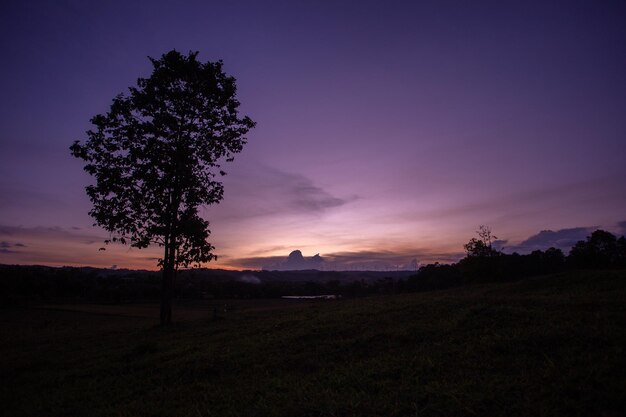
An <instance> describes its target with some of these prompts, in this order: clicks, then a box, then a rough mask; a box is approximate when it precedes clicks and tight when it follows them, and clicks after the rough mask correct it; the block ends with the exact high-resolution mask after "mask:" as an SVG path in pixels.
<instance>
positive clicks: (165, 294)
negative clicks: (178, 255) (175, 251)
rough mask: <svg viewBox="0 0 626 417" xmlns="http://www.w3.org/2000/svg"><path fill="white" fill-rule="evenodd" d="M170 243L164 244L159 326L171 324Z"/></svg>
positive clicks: (171, 272)
mask: <svg viewBox="0 0 626 417" xmlns="http://www.w3.org/2000/svg"><path fill="white" fill-rule="evenodd" d="M172 245H173V242H172V241H169V242H166V244H165V256H164V258H163V277H162V281H161V326H167V325H168V324H170V323H171V322H172V289H173V281H174V259H173V258H172V256H171V250H170V246H172Z"/></svg>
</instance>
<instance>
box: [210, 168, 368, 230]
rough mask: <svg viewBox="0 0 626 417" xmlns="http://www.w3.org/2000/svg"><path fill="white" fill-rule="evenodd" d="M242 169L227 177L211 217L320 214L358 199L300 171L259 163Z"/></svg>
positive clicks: (217, 218) (235, 217) (224, 219)
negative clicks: (342, 194)
mask: <svg viewBox="0 0 626 417" xmlns="http://www.w3.org/2000/svg"><path fill="white" fill-rule="evenodd" d="M240 168H241V169H240V170H239V171H237V173H236V174H233V175H232V176H227V177H225V178H224V184H225V189H226V195H225V198H224V201H223V202H222V203H221V204H220V205H219V206H216V207H211V208H210V215H209V217H210V218H211V219H212V220H213V219H214V220H215V221H216V222H217V221H229V220H242V219H256V218H259V217H264V216H284V215H290V216H293V215H296V216H319V215H322V214H323V213H325V212H326V211H328V210H332V209H334V208H337V207H341V206H344V205H345V204H348V203H350V202H351V201H354V200H356V199H357V198H358V197H357V196H355V195H351V196H336V195H333V194H332V193H330V192H329V191H327V190H325V189H324V188H322V187H321V186H319V185H317V184H315V182H314V181H313V180H312V179H310V178H308V177H306V176H304V175H301V174H296V173H290V172H284V171H281V170H278V169H275V168H271V167H267V166H264V165H261V164H256V163H255V164H251V165H250V166H243V167H240Z"/></svg>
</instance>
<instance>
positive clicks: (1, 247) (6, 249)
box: [0, 240, 26, 253]
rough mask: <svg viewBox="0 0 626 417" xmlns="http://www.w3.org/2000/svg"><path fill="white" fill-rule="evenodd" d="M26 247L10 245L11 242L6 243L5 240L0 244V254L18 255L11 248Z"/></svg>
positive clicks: (16, 244) (21, 244) (17, 244)
mask: <svg viewBox="0 0 626 417" xmlns="http://www.w3.org/2000/svg"><path fill="white" fill-rule="evenodd" d="M25 247H26V245H24V244H23V243H19V242H16V243H11V242H7V241H6V240H3V241H1V242H0V253H19V252H18V251H16V250H13V248H25Z"/></svg>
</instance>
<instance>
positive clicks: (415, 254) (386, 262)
mask: <svg viewBox="0 0 626 417" xmlns="http://www.w3.org/2000/svg"><path fill="white" fill-rule="evenodd" d="M462 256H463V254H462V253H461V252H453V253H449V252H434V251H431V250H427V249H414V250H410V249H407V250H399V251H387V250H362V251H344V252H334V253H325V254H322V255H321V256H319V255H315V256H304V257H302V258H301V259H295V257H293V252H292V256H289V257H288V256H287V255H285V256H257V257H248V258H233V259H229V264H230V265H232V266H236V267H239V268H246V269H325V270H337V271H340V270H393V269H403V270H406V269H408V270H411V269H415V267H416V266H417V265H418V264H426V263H432V262H442V263H450V262H455V261H457V260H459V259H460V258H461V257H462ZM292 258H294V259H292ZM298 258H299V256H298Z"/></svg>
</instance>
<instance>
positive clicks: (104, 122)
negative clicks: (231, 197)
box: [70, 50, 254, 325]
mask: <svg viewBox="0 0 626 417" xmlns="http://www.w3.org/2000/svg"><path fill="white" fill-rule="evenodd" d="M197 55H198V53H197V52H190V53H189V55H187V56H184V55H182V54H180V53H179V52H177V51H174V50H173V51H170V52H168V53H166V54H165V55H163V56H162V57H161V58H160V59H153V58H150V61H151V62H152V65H153V67H154V69H153V72H152V75H151V76H150V77H149V78H139V79H138V80H137V86H136V87H131V88H130V89H129V91H130V94H128V95H127V96H125V95H122V94H120V95H118V96H117V97H115V98H114V99H113V103H112V104H111V108H110V110H109V112H107V113H106V114H99V115H97V116H95V117H93V118H92V119H91V123H92V124H93V125H94V129H93V130H89V131H88V132H87V141H86V142H85V143H84V144H81V143H80V142H79V141H76V142H74V144H73V145H72V146H71V147H70V149H71V152H72V155H74V156H75V157H77V158H80V159H83V160H84V161H86V165H85V171H87V172H88V173H89V174H91V175H92V176H93V177H94V178H95V184H94V185H89V186H88V187H87V188H86V190H87V195H88V196H89V198H90V200H91V202H92V203H93V208H92V210H91V211H90V212H89V214H90V215H91V216H92V217H93V218H94V219H95V225H98V226H101V227H103V228H104V229H105V230H107V231H108V232H109V233H110V234H111V238H110V239H109V240H107V241H106V243H109V242H120V243H122V244H130V246H133V247H136V248H140V249H141V248H146V247H148V246H149V245H151V244H156V245H159V246H161V247H163V248H164V253H163V258H162V259H160V260H159V262H158V265H159V266H160V267H161V268H162V271H163V279H162V290H161V324H162V325H164V324H168V323H170V322H171V317H172V312H171V299H172V289H173V279H174V276H175V272H176V270H177V269H178V268H179V267H181V266H182V267H188V266H190V265H192V264H193V265H200V264H201V263H205V262H209V261H211V260H212V259H215V255H213V253H212V250H213V249H214V247H213V246H212V245H211V244H210V243H209V242H208V241H207V238H208V237H209V234H210V230H209V228H208V226H209V222H208V221H206V220H204V219H203V218H201V217H200V216H199V215H198V207H200V206H202V205H209V204H215V203H218V202H219V201H220V200H221V199H222V197H223V192H224V190H223V186H222V183H221V182H220V181H218V178H217V176H218V175H225V173H224V171H222V170H221V169H220V168H221V167H220V164H221V163H222V162H224V161H232V160H233V155H234V154H235V153H238V152H240V151H241V150H242V147H243V145H244V144H245V143H246V138H245V137H244V135H245V134H246V133H247V132H248V131H249V130H250V129H251V128H252V127H254V122H253V121H252V120H251V119H250V118H248V117H247V116H244V117H241V118H240V117H239V116H238V111H237V109H238V107H239V102H238V101H237V99H236V86H235V79H234V78H233V77H230V76H227V75H226V74H224V72H223V71H222V62H221V61H218V62H214V63H212V62H207V63H202V62H200V61H198V60H197Z"/></svg>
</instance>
